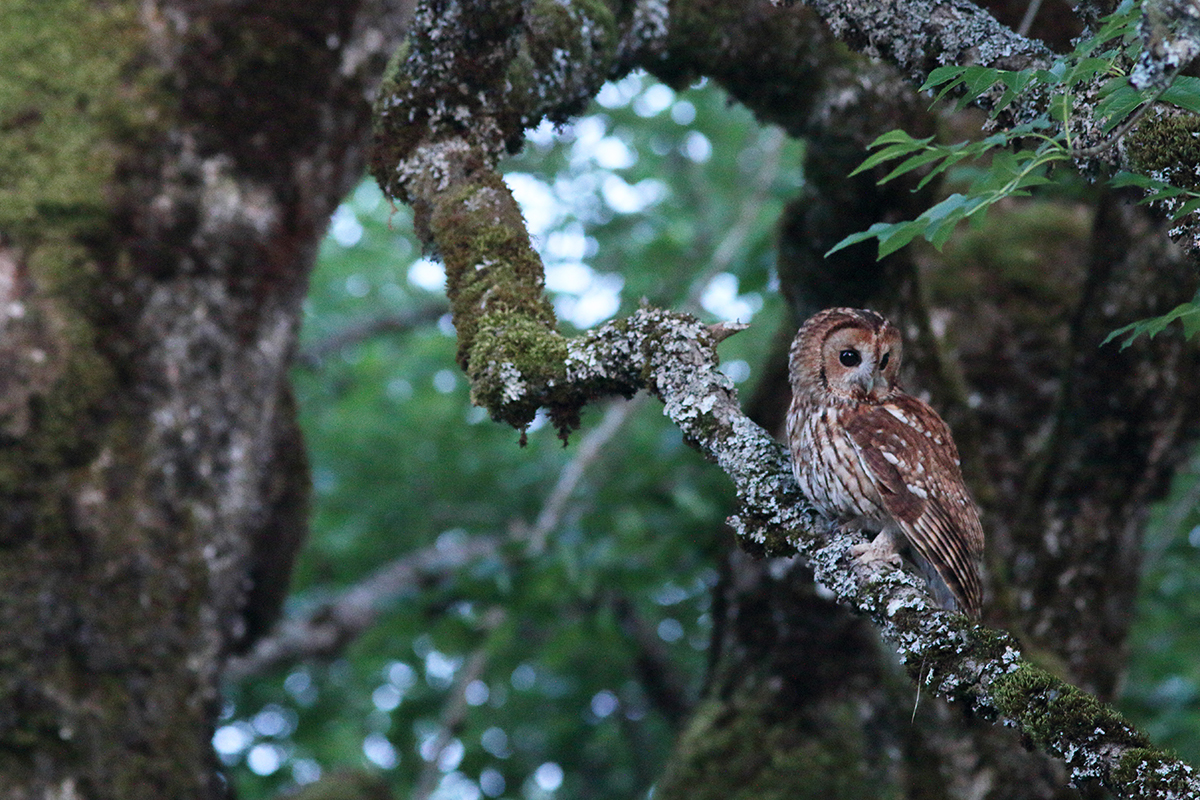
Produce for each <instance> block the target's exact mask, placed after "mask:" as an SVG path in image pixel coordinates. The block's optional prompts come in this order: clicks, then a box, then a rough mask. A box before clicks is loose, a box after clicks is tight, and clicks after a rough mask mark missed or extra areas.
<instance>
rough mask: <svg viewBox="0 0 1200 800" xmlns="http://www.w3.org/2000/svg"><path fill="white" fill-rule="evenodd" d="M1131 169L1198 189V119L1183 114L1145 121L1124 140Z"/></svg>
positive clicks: (1199, 134)
mask: <svg viewBox="0 0 1200 800" xmlns="http://www.w3.org/2000/svg"><path fill="white" fill-rule="evenodd" d="M1125 152H1126V154H1127V155H1128V157H1129V164H1130V166H1131V167H1133V169H1134V170H1136V171H1138V172H1143V173H1146V174H1156V175H1157V176H1158V177H1162V178H1163V179H1164V180H1166V181H1167V182H1168V183H1170V184H1172V185H1174V186H1180V187H1183V188H1185V189H1194V188H1197V187H1200V176H1197V174H1196V170H1195V165H1196V164H1200V116H1196V115H1194V114H1183V115H1178V116H1159V117H1155V118H1152V119H1147V120H1145V121H1143V122H1142V124H1140V125H1138V127H1137V130H1135V131H1134V132H1133V133H1131V134H1129V136H1127V137H1126V138H1125Z"/></svg>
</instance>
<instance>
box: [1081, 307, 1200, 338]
mask: <svg viewBox="0 0 1200 800" xmlns="http://www.w3.org/2000/svg"><path fill="white" fill-rule="evenodd" d="M1175 320H1180V321H1182V323H1183V330H1184V335H1185V336H1186V337H1187V338H1189V339H1190V338H1192V337H1193V336H1195V335H1196V334H1197V333H1200V302H1198V301H1196V300H1191V301H1189V302H1187V303H1182V304H1181V305H1178V306H1176V307H1175V308H1173V309H1171V310H1170V311H1168V312H1167V313H1166V314H1163V315H1162V316H1161V317H1150V318H1149V319H1142V320H1138V321H1137V322H1131V323H1129V324H1128V325H1125V326H1123V327H1120V328H1117V329H1116V330H1115V331H1113V332H1112V333H1110V334H1109V335H1108V336H1107V337H1105V339H1104V341H1103V342H1101V343H1100V346H1101V347H1103V346H1104V345H1106V344H1108V343H1109V342H1111V341H1113V340H1114V339H1116V338H1117V337H1120V336H1124V337H1125V341H1123V342H1121V349H1122V350H1124V349H1125V348H1126V347H1129V345H1131V344H1133V341H1134V339H1136V338H1137V337H1139V336H1141V335H1143V334H1147V335H1149V336H1150V338H1151V339H1153V338H1154V337H1155V336H1157V335H1158V334H1160V333H1162V332H1163V331H1164V330H1166V328H1167V326H1168V325H1170V324H1171V323H1172V322H1174V321H1175Z"/></svg>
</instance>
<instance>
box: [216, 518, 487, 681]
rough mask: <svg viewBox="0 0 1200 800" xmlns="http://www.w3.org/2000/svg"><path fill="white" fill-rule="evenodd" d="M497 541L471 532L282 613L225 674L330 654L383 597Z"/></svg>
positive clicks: (479, 554)
mask: <svg viewBox="0 0 1200 800" xmlns="http://www.w3.org/2000/svg"><path fill="white" fill-rule="evenodd" d="M503 541H504V540H503V539H502V538H500V537H495V536H474V537H470V538H467V539H465V540H463V541H461V542H453V543H449V544H445V543H443V544H442V545H441V546H439V545H436V544H435V545H431V546H429V547H427V548H425V549H423V550H418V551H416V552H414V553H409V554H407V555H405V556H402V557H401V558H397V559H396V560H394V561H392V562H390V563H388V564H385V565H384V566H382V567H380V568H379V569H377V570H376V571H375V572H374V573H372V574H371V576H370V577H368V578H367V579H366V580H364V581H362V582H361V583H358V584H356V585H355V586H353V587H351V588H350V589H347V590H346V591H344V592H342V593H341V594H340V595H338V596H337V597H336V598H334V599H333V600H331V601H329V602H327V603H323V604H321V605H319V606H318V607H316V608H314V609H312V610H310V611H308V612H306V613H304V614H300V615H296V616H288V617H285V618H284V619H283V621H282V622H280V624H279V626H278V628H277V629H276V630H275V632H274V633H272V634H271V635H270V636H267V637H264V638H263V639H260V640H259V641H258V642H257V643H256V644H255V646H254V647H253V648H252V649H251V650H250V652H248V653H246V654H245V655H242V656H235V657H234V658H231V659H229V661H228V662H227V663H226V666H225V678H226V680H229V681H234V682H237V681H240V680H244V679H246V678H248V677H250V676H252V675H258V674H261V673H263V672H266V671H267V670H270V669H274V668H276V667H278V666H281V665H283V664H287V663H291V662H294V661H299V660H302V659H305V658H318V657H328V656H332V655H335V654H337V653H339V652H341V650H342V649H343V648H344V647H345V646H346V645H347V644H348V643H349V642H351V641H353V640H354V639H355V638H357V637H358V636H359V635H360V634H361V633H362V632H363V631H365V630H367V629H368V628H369V627H370V626H371V625H373V624H374V623H375V619H376V618H377V617H378V615H379V612H380V610H381V609H382V608H383V607H384V606H385V605H386V604H387V603H389V602H393V601H394V600H395V599H396V598H398V597H403V596H404V595H406V594H409V593H412V592H414V591H415V590H416V589H417V588H419V587H420V585H421V583H422V582H423V581H425V580H431V579H435V578H438V577H440V576H443V575H446V574H449V573H451V572H453V571H455V570H458V569H461V568H462V567H463V566H465V565H467V564H469V563H471V562H472V561H475V560H476V559H479V558H483V557H484V556H488V555H492V554H494V553H496V552H497V551H498V550H499V548H500V546H501V544H502V543H503Z"/></svg>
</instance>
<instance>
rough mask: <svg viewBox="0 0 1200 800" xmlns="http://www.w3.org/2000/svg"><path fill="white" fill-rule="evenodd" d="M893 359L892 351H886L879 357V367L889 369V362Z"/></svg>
mask: <svg viewBox="0 0 1200 800" xmlns="http://www.w3.org/2000/svg"><path fill="white" fill-rule="evenodd" d="M891 360H892V354H891V353H884V354H883V358H881V359H879V368H880V369H887V365H888V362H889V361H891Z"/></svg>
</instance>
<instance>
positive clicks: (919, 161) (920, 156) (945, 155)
mask: <svg viewBox="0 0 1200 800" xmlns="http://www.w3.org/2000/svg"><path fill="white" fill-rule="evenodd" d="M965 144H966V143H965V142H960V143H959V144H958V145H957V146H955V147H957V148H958V149H961V148H962V147H963V146H964V145H965ZM956 154H957V150H956V149H949V151H948V152H947V149H943V148H940V147H939V148H937V149H936V150H926V151H925V152H924V153H917V154H916V155H915V156H909V157H908V158H907V159H905V160H904V161H902V162H901V163H900V164H899V166H897V167H896V168H895V169H893V170H892V171H891V172H889V173H888V174H887V175H884V176H883V177H882V178H880V179H879V183H881V184H883V183H887V182H888V181H890V180H892V179H893V178H898V177H899V176H901V175H903V174H905V173H906V172H912V171H913V170H914V169H918V168H920V167H923V166H925V165H926V164H929V163H932V162H934V161H937V160H939V159H943V160H948V159H950V158H952V157H953V156H955V155H956ZM921 185H924V181H922V183H921Z"/></svg>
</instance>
